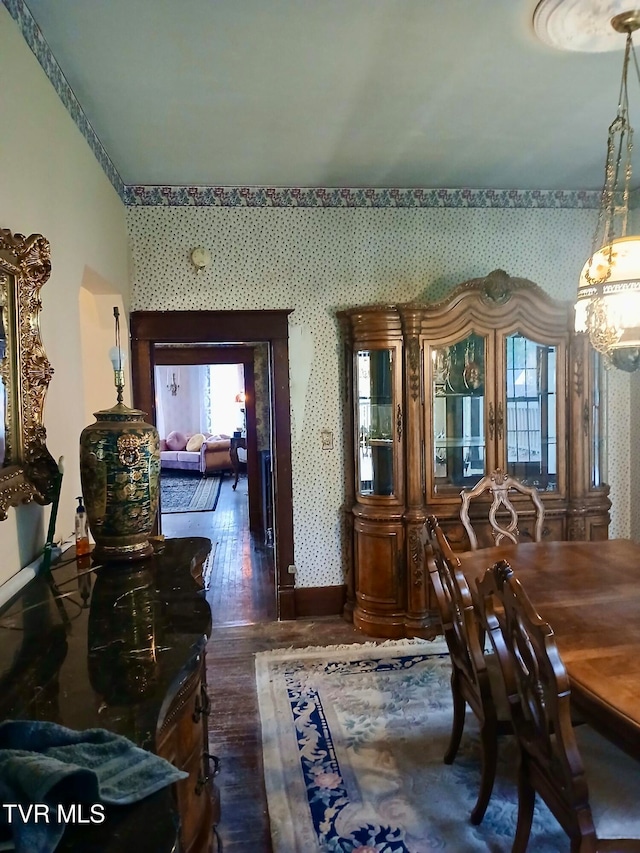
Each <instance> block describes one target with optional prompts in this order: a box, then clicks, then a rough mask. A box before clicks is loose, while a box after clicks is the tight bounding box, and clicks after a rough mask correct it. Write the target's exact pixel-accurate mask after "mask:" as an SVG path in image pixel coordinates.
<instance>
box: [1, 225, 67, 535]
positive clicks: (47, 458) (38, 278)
mask: <svg viewBox="0 0 640 853" xmlns="http://www.w3.org/2000/svg"><path fill="white" fill-rule="evenodd" d="M50 254H51V253H50V247H49V241H48V240H46V239H45V238H44V237H43V236H42V235H41V234H32V235H31V236H30V237H25V236H24V235H23V234H12V233H11V231H9V230H8V229H5V228H1V229H0V310H1V311H2V324H1V329H0V335H2V337H3V340H2V344H3V349H4V354H3V357H2V361H1V362H0V374H1V376H2V382H3V389H4V456H3V457H1V456H0V520H4V519H5V518H6V517H7V510H8V508H9V507H10V506H17V505H18V504H21V503H27V502H28V501H31V500H35V501H37V503H40V504H46V503H50V502H51V500H52V499H53V491H54V488H55V484H56V482H57V477H58V466H57V464H56V462H55V460H54V459H53V457H52V456H51V454H50V453H49V451H48V450H47V446H46V431H45V428H44V425H43V422H42V421H43V411H44V399H45V396H46V393H47V388H48V387H49V382H50V381H51V377H52V376H53V368H52V367H51V365H50V364H49V360H48V359H47V356H46V353H45V351H44V347H43V346H42V341H41V339H40V309H41V307H42V303H41V301H40V288H41V287H42V285H43V284H44V283H45V282H46V281H47V279H48V278H49V274H50V272H51V260H50ZM0 417H1V415H0ZM0 428H1V421H0Z"/></svg>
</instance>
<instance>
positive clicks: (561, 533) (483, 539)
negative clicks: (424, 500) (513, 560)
mask: <svg viewBox="0 0 640 853" xmlns="http://www.w3.org/2000/svg"><path fill="white" fill-rule="evenodd" d="M498 521H501V519H500V516H498ZM505 521H506V522H507V523H508V518H506V517H505ZM471 523H472V525H473V529H474V531H475V534H476V536H477V537H478V548H491V547H493V546H494V545H495V544H496V543H495V540H494V538H493V530H492V528H491V525H490V524H489V522H488V520H486V519H472V520H471ZM441 526H442V529H443V530H444V533H445V534H446V537H447V539H448V540H449V542H450V543H451V547H452V548H453V550H454V551H468V550H469V537H468V536H467V531H466V530H465V529H464V527H463V526H462V522H460V521H455V522H452V523H448V522H447V521H446V520H443V521H442V522H441ZM535 526H536V522H535V519H534V518H528V517H527V516H520V517H519V518H518V531H519V534H520V536H519V541H520V542H533V541H534V536H535ZM565 538H566V535H565V523H564V519H563V518H545V519H544V521H543V524H542V541H543V542H556V541H561V540H563V539H565ZM507 541H508V540H506V539H503V543H506V542H507Z"/></svg>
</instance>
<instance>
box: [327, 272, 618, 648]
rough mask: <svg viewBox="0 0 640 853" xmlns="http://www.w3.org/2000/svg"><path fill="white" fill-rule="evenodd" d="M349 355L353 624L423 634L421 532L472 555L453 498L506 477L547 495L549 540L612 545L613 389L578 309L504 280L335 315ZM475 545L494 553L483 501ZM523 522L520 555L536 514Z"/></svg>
mask: <svg viewBox="0 0 640 853" xmlns="http://www.w3.org/2000/svg"><path fill="white" fill-rule="evenodd" d="M338 317H339V321H340V324H341V328H342V333H343V337H344V341H345V344H346V351H347V359H346V361H347V382H346V387H347V394H348V397H349V399H350V404H349V407H348V408H349V411H348V418H347V419H348V427H347V432H348V435H349V451H348V457H349V468H350V469H351V470H350V474H349V478H348V479H349V486H348V494H347V509H348V510H349V515H350V524H349V527H350V530H351V532H352V553H351V556H352V562H353V571H351V572H350V582H349V588H348V593H347V605H346V607H347V611H348V613H352V614H353V621H354V624H355V625H356V626H357V627H359V628H360V629H361V630H363V631H364V632H365V633H367V634H370V635H372V636H380V637H402V636H412V635H420V634H423V633H426V632H428V631H429V628H430V626H431V624H432V622H433V620H434V618H435V611H434V608H435V603H434V602H432V600H431V595H430V591H429V588H428V577H429V574H428V569H427V566H426V565H425V564H424V557H423V551H422V547H421V545H420V540H419V535H418V534H419V531H420V528H421V526H422V524H423V523H424V520H425V518H426V516H427V515H429V514H432V513H433V514H435V515H436V516H437V517H438V519H439V520H440V524H441V526H442V527H443V529H444V531H445V532H446V534H447V536H448V538H449V540H450V541H451V543H452V545H453V547H454V548H456V549H460V550H464V549H466V548H468V543H467V539H466V534H465V532H464V528H463V527H462V524H461V523H460V518H459V512H460V491H461V489H463V488H465V487H469V486H472V485H474V484H475V483H476V482H477V481H478V480H479V479H480V478H481V477H482V476H483V475H484V474H486V473H490V472H491V471H492V470H494V469H495V468H502V469H503V470H506V471H507V472H508V473H509V474H511V475H512V476H515V477H517V478H518V479H520V480H522V481H523V482H525V483H527V484H529V485H534V486H536V488H537V489H538V490H539V492H540V495H541V498H542V501H543V503H544V507H545V523H544V531H543V535H544V537H547V538H548V539H549V540H553V539H556V540H560V539H573V540H585V539H586V540H595V539H606V538H607V535H608V525H609V508H610V502H609V498H608V493H609V488H608V486H607V485H605V483H604V480H605V479H606V475H605V472H604V469H603V464H604V457H605V448H604V443H603V410H602V400H603V399H604V390H603V382H604V374H603V369H602V365H601V362H600V359H599V357H598V356H597V355H596V353H595V352H594V351H593V350H592V348H591V347H590V345H589V342H588V340H587V338H586V336H584V335H582V334H576V333H574V331H573V323H574V320H573V306H572V305H570V304H567V303H561V302H557V301H555V300H553V299H551V298H550V297H549V296H548V295H547V294H546V293H545V292H544V291H543V290H542V289H541V288H540V287H538V286H537V285H536V284H534V283H533V282H530V281H527V280H525V279H520V278H511V277H510V276H508V275H507V273H505V272H503V271H502V270H495V271H494V272H492V273H490V274H489V275H488V276H486V277H485V278H481V279H474V280H472V281H468V282H465V283H464V284H462V285H460V286H459V287H458V288H456V289H455V290H454V291H453V292H452V293H451V294H450V295H449V296H448V297H447V299H445V300H443V301H442V302H438V303H433V304H426V303H417V302H409V303H404V304H399V305H392V306H379V305H377V306H366V307H358V308H351V309H348V310H345V311H340V312H339V313H338ZM475 503H476V506H475V507H474V511H475V518H474V517H473V515H472V521H473V524H474V529H476V530H477V531H478V538H479V545H480V547H483V546H485V545H490V544H492V539H491V536H490V527H489V525H488V521H487V514H488V507H487V506H486V505H483V503H482V501H480V502H479V504H478V502H475ZM514 504H516V506H517V507H518V509H519V530H520V537H521V540H522V541H526V540H527V538H531V537H532V533H533V522H534V517H533V512H532V508H531V506H530V504H529V503H527V500H526V498H524V499H523V500H522V501H517V500H515V501H514Z"/></svg>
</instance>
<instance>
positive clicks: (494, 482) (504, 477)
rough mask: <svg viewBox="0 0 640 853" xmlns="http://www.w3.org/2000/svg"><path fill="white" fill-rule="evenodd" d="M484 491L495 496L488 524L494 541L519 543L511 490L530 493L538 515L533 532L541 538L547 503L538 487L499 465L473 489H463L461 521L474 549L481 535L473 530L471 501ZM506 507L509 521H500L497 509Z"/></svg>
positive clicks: (535, 536)
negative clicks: (470, 512)
mask: <svg viewBox="0 0 640 853" xmlns="http://www.w3.org/2000/svg"><path fill="white" fill-rule="evenodd" d="M484 492H490V493H491V495H492V496H493V502H492V503H491V506H490V508H489V523H490V524H491V528H492V531H493V538H494V540H495V544H496V545H499V544H500V542H501V541H502V540H503V539H505V538H506V539H509V540H510V541H511V542H513V543H514V544H517V542H518V537H519V531H518V513H517V511H516V509H515V507H514V506H513V504H512V503H511V501H510V499H509V492H519V493H520V494H522V495H527V496H528V497H529V498H530V499H531V501H532V503H533V506H534V509H535V514H536V524H535V532H534V541H535V542H540V541H541V539H542V525H543V523H544V506H543V505H542V501H541V500H540V496H539V495H538V490H537V489H536V488H534V487H533V486H526V485H525V484H524V483H521V482H520V480H517V479H516V478H515V477H512V476H510V475H509V474H505V472H504V471H503V470H502V469H501V468H496V470H495V471H493V472H492V473H491V474H487V476H486V477H483V478H482V479H481V480H479V481H478V482H477V483H476V484H475V486H474V487H473V488H471V489H463V490H462V491H461V492H460V497H461V498H462V506H461V507H460V521H461V522H462V524H463V526H464V529H465V530H466V531H467V536H468V537H469V545H470V548H471V550H472V551H475V550H476V548H477V547H478V538H477V536H476V534H475V532H474V529H473V526H472V524H471V520H470V518H469V504H470V502H471V501H472V500H473V499H474V498H477V497H479V496H480V495H482V494H483V493H484ZM501 507H504V509H505V510H506V512H507V513H508V514H509V520H508V523H507V522H505V523H502V524H501V523H500V522H499V521H498V518H497V512H498V510H499V509H500V508H501Z"/></svg>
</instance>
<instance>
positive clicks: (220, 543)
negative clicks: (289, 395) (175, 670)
mask: <svg viewBox="0 0 640 853" xmlns="http://www.w3.org/2000/svg"><path fill="white" fill-rule="evenodd" d="M162 532H163V533H164V534H165V536H206V537H207V538H209V539H211V540H212V541H213V542H215V543H216V552H215V557H214V560H213V568H212V573H211V581H210V587H209V590H208V592H207V600H208V601H209V604H210V605H211V610H212V617H213V630H212V635H211V638H210V640H209V643H208V647H207V686H208V692H209V696H210V697H211V713H210V716H209V743H210V749H211V752H212V753H214V754H215V755H217V756H218V757H219V758H220V767H221V769H220V773H219V775H218V776H217V777H216V784H217V785H218V787H219V789H220V799H221V820H220V825H219V827H218V830H219V834H220V838H221V841H222V846H223V850H224V853H272V846H271V835H270V829H269V815H268V811H267V800H266V794H265V788H264V776H263V766H262V738H261V730H260V716H259V713H258V700H257V694H256V686H255V671H254V655H255V653H256V652H258V651H265V650H267V649H275V648H289V647H292V648H304V647H305V646H321V645H332V644H334V643H355V642H368V641H369V640H370V639H371V638H370V637H366V636H365V635H364V634H362V633H360V632H359V631H357V630H356V629H355V628H354V627H353V626H352V625H350V624H349V623H347V622H345V621H344V620H343V619H342V618H340V617H339V616H335V617H325V618H322V619H315V620H297V621H289V622H277V621H275V618H276V607H275V591H274V586H273V583H274V581H273V565H272V559H271V549H269V548H266V547H265V546H264V545H263V543H262V541H261V537H257V538H256V537H253V536H251V534H250V533H249V530H248V501H247V481H246V479H245V478H241V479H240V481H239V483H238V488H237V490H236V491H235V492H234V491H233V489H232V488H231V480H230V479H229V478H225V479H224V480H223V482H222V489H221V492H220V498H219V501H218V506H217V508H216V510H215V512H198V513H175V514H169V515H163V517H162ZM291 853H296V851H291Z"/></svg>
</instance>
